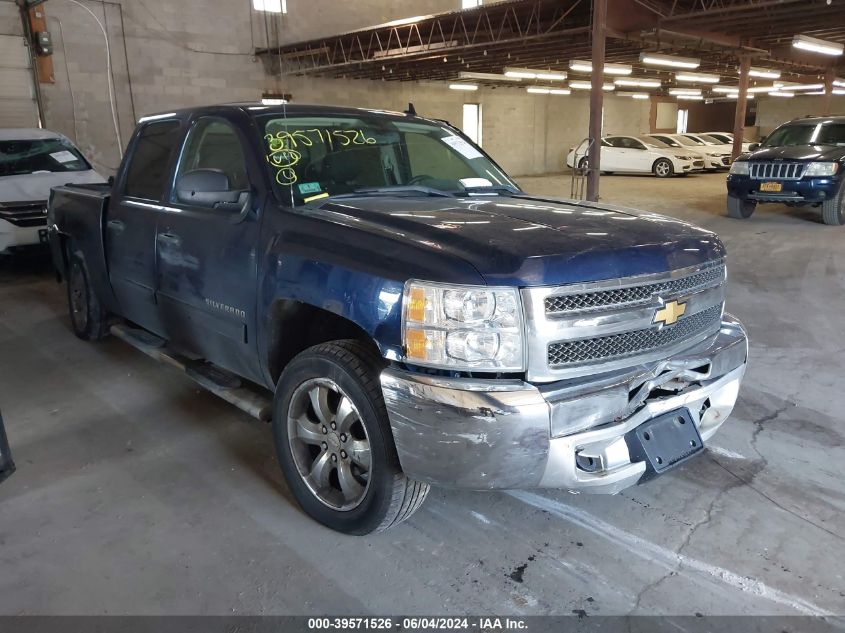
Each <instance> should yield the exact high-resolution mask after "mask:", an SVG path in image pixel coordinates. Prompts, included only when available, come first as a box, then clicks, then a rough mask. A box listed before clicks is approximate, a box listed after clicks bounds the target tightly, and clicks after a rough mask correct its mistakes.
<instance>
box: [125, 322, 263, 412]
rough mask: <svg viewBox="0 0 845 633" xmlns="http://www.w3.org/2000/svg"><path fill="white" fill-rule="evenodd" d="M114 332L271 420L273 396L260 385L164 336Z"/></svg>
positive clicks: (246, 409)
mask: <svg viewBox="0 0 845 633" xmlns="http://www.w3.org/2000/svg"><path fill="white" fill-rule="evenodd" d="M111 333H112V334H114V335H115V336H116V337H117V338H119V339H121V340H122V341H125V342H127V343H129V344H130V345H131V346H132V347H134V348H136V349H138V350H140V351H142V352H144V354H146V355H147V356H149V357H150V358H153V359H155V360H157V361H159V362H160V363H165V364H167V365H171V366H172V367H175V368H176V369H178V370H180V371H182V372H184V373H185V374H186V375H187V376H188V377H189V378H190V379H191V380H193V381H194V382H196V383H197V384H198V385H200V386H201V387H202V388H203V389H206V390H207V391H210V392H211V393H213V394H214V395H215V396H217V397H219V398H223V400H225V401H226V402H229V403H231V404H233V405H235V406H236V407H238V409H240V410H241V411H243V412H245V413H248V414H249V415H251V416H252V417H254V418H256V419H257V420H261V421H262V422H269V421H270V420H271V419H272V417H273V399H272V397H271V396H269V395H268V394H267V392H263V391H262V390H261V389H260V388H259V387H253V386H251V385H249V384H247V383H244V382H243V381H241V379H240V378H237V377H236V376H233V375H232V374H230V373H228V372H226V371H224V370H222V369H220V368H218V367H215V366H214V365H211V364H209V363H205V362H202V361H195V360H191V359H190V358H186V357H185V356H182V355H180V354H177V353H176V352H173V351H171V350H169V349H167V342H166V341H165V340H164V339H161V338H159V337H157V336H155V335H154V334H150V333H149V332H147V331H146V330H141V329H139V328H133V327H130V326H128V325H113V326H111Z"/></svg>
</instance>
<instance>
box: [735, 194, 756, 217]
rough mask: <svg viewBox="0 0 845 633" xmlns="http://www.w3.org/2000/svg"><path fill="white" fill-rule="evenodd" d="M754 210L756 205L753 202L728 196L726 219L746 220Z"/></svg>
mask: <svg viewBox="0 0 845 633" xmlns="http://www.w3.org/2000/svg"><path fill="white" fill-rule="evenodd" d="M756 208H757V203H756V202H754V201H753V200H743V199H742V198H736V197H734V196H731V195H728V217H731V218H735V219H737V220H747V219H748V218H750V217H751V214H752V213H754V209H756Z"/></svg>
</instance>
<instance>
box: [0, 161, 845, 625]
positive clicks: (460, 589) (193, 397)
mask: <svg viewBox="0 0 845 633" xmlns="http://www.w3.org/2000/svg"><path fill="white" fill-rule="evenodd" d="M723 180H724V176H723V175H706V176H692V177H689V178H683V179H674V180H670V181H658V180H655V179H654V178H650V177H624V176H612V177H606V178H603V179H602V187H603V193H604V197H605V199H606V200H607V201H611V202H614V203H618V204H623V205H629V206H633V207H639V208H643V209H651V210H657V211H661V212H665V213H667V214H669V215H673V216H677V217H679V218H683V219H687V220H692V221H694V222H696V223H697V224H699V225H703V226H705V227H707V228H710V229H713V230H715V231H717V232H718V233H719V234H720V235H721V236H722V237H723V239H724V241H725V242H726V244H727V246H728V249H729V252H730V258H729V280H730V291H729V301H728V307H729V309H730V311H732V312H733V313H735V314H736V315H738V316H739V317H740V318H741V319H742V320H743V321H744V322H745V324H746V326H747V327H748V330H749V333H750V336H751V341H752V348H751V366H750V369H749V372H748V374H747V377H746V382H745V385H744V388H743V390H742V392H741V395H740V401H739V404H738V406H737V409H736V411H735V413H734V416H733V418H732V419H731V420H730V421H729V422H728V423H727V424H726V425H725V426H724V427H723V429H722V430H721V432H720V433H719V435H717V436H716V438H715V440H714V441H713V443H712V446H711V447H710V451H709V452H708V453H707V454H706V455H704V456H702V457H701V458H699V459H697V460H694V461H693V462H692V463H690V464H689V465H687V466H685V467H682V468H680V469H677V470H675V471H673V472H671V473H669V474H667V475H665V476H663V477H661V478H659V479H657V480H655V481H653V482H651V483H649V484H647V485H644V486H641V487H637V488H634V489H631V490H629V491H627V492H625V493H623V494H621V495H619V496H615V497H590V496H584V495H582V496H573V495H570V494H567V493H565V492H554V491H551V492H550V491H544V492H539V493H538V492H513V493H472V492H453V491H444V490H434V491H432V494H431V496H430V497H429V500H428V502H427V503H426V504H425V506H424V507H423V509H422V510H421V511H420V512H419V513H418V514H416V515H415V516H414V517H413V518H412V519H411V520H410V521H409V522H407V523H405V524H404V525H403V526H401V527H399V528H398V529H394V530H392V531H390V532H388V533H385V534H382V535H377V536H372V537H368V538H352V537H345V536H341V535H339V534H336V533H334V532H331V531H329V530H327V529H324V528H322V527H321V526H319V525H317V524H316V523H314V522H313V521H311V520H309V519H308V518H307V517H306V516H304V515H303V514H302V512H301V511H300V510H299V509H298V507H297V506H296V505H295V504H294V503H293V502H292V500H291V496H290V493H289V492H288V491H287V489H286V487H285V485H284V483H283V482H282V479H281V476H280V473H279V470H278V468H277V466H276V461H275V458H274V455H273V452H272V447H271V437H270V429H269V427H265V426H261V425H259V424H258V423H255V422H252V421H251V420H250V419H249V418H247V417H246V416H245V415H243V414H241V413H240V412H239V411H237V410H236V409H234V408H233V407H231V406H229V405H228V404H226V403H224V402H223V401H221V400H218V399H217V398H215V397H214V396H211V395H209V394H207V393H204V392H202V391H198V390H197V388H196V387H195V386H194V384H193V383H192V382H191V381H189V380H188V379H187V378H185V377H183V376H180V375H179V374H178V373H177V372H175V371H174V370H171V369H168V368H166V367H163V366H160V365H157V364H156V363H154V362H153V361H151V360H150V359H148V358H147V357H145V356H143V355H141V354H140V353H138V352H136V351H134V350H133V349H131V348H129V347H128V346H127V345H125V344H123V343H121V342H119V341H115V340H110V341H108V342H105V343H103V344H99V345H91V344H86V343H83V342H81V341H79V340H77V339H76V338H74V336H73V335H72V334H71V332H70V330H69V326H68V323H67V317H66V311H65V299H64V288H63V287H61V288H60V287H58V286H56V285H55V283H54V282H53V280H52V279H51V277H50V274H49V271H48V270H47V268H46V267H44V266H40V267H39V266H38V265H37V264H32V263H31V262H22V261H17V262H15V263H12V264H9V263H6V264H2V265H0V266H2V267H0V406H1V407H2V411H3V415H4V416H5V418H6V423H7V426H8V431H9V436H10V439H11V442H12V444H13V449H14V454H15V458H16V460H17V462H18V467H19V470H18V472H17V474H16V475H15V476H14V477H12V479H10V480H9V481H8V482H7V483H5V484H4V485H3V486H2V488H0V569H2V573H0V614H34V613H39V614H124V613H132V614H195V613H202V614H232V613H237V614H291V613H296V614H323V613H326V612H328V613H383V614H396V613H407V614H421V613H428V614H431V613H442V612H448V613H450V614H460V613H470V614H483V613H491V612H493V613H500V614H571V613H573V612H579V610H583V611H584V612H586V613H587V614H590V615H593V614H605V615H607V614H626V613H655V612H656V613H666V614H694V613H703V614H799V613H805V614H808V613H809V614H818V613H840V614H842V613H845V580H843V574H845V565H843V563H845V545H843V526H845V477H843V466H842V465H843V463H845V449H843V441H845V439H844V438H845V431H843V417H842V416H843V414H842V411H843V409H845V395H843V390H842V387H841V376H842V373H843V367H845V361H843V347H845V331H843V327H842V317H841V315H842V314H843V313H845V292H843V290H845V248H843V246H842V245H843V243H845V229H837V228H833V227H826V226H824V225H822V224H821V223H820V221H819V219H818V217H817V214H816V213H815V212H813V211H810V210H806V211H805V210H790V209H787V208H786V207H772V208H764V209H763V210H761V211H758V213H757V214H756V215H755V216H754V217H753V218H751V219H750V220H748V221H736V220H730V219H728V218H725V217H723V216H722V212H723V206H724V184H723ZM521 182H522V184H523V185H524V187H525V188H526V189H527V190H529V191H534V192H538V193H548V194H558V195H560V194H564V193H568V191H569V179H568V176H553V177H551V176H550V177H541V178H523V179H521Z"/></svg>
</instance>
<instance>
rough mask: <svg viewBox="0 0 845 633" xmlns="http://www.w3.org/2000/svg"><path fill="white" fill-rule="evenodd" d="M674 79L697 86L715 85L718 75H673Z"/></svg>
mask: <svg viewBox="0 0 845 633" xmlns="http://www.w3.org/2000/svg"><path fill="white" fill-rule="evenodd" d="M675 79H677V80H678V81H686V82H689V83H697V84H717V83H719V79H720V77H719V75H708V74H707V73H684V72H681V73H675Z"/></svg>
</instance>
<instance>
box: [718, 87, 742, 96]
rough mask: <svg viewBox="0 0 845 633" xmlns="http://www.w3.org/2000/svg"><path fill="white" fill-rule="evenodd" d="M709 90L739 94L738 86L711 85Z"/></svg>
mask: <svg viewBox="0 0 845 633" xmlns="http://www.w3.org/2000/svg"><path fill="white" fill-rule="evenodd" d="M711 90H712V91H713V92H722V93H726V94H731V93H734V94H739V86H713V87H712V88H711Z"/></svg>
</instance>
